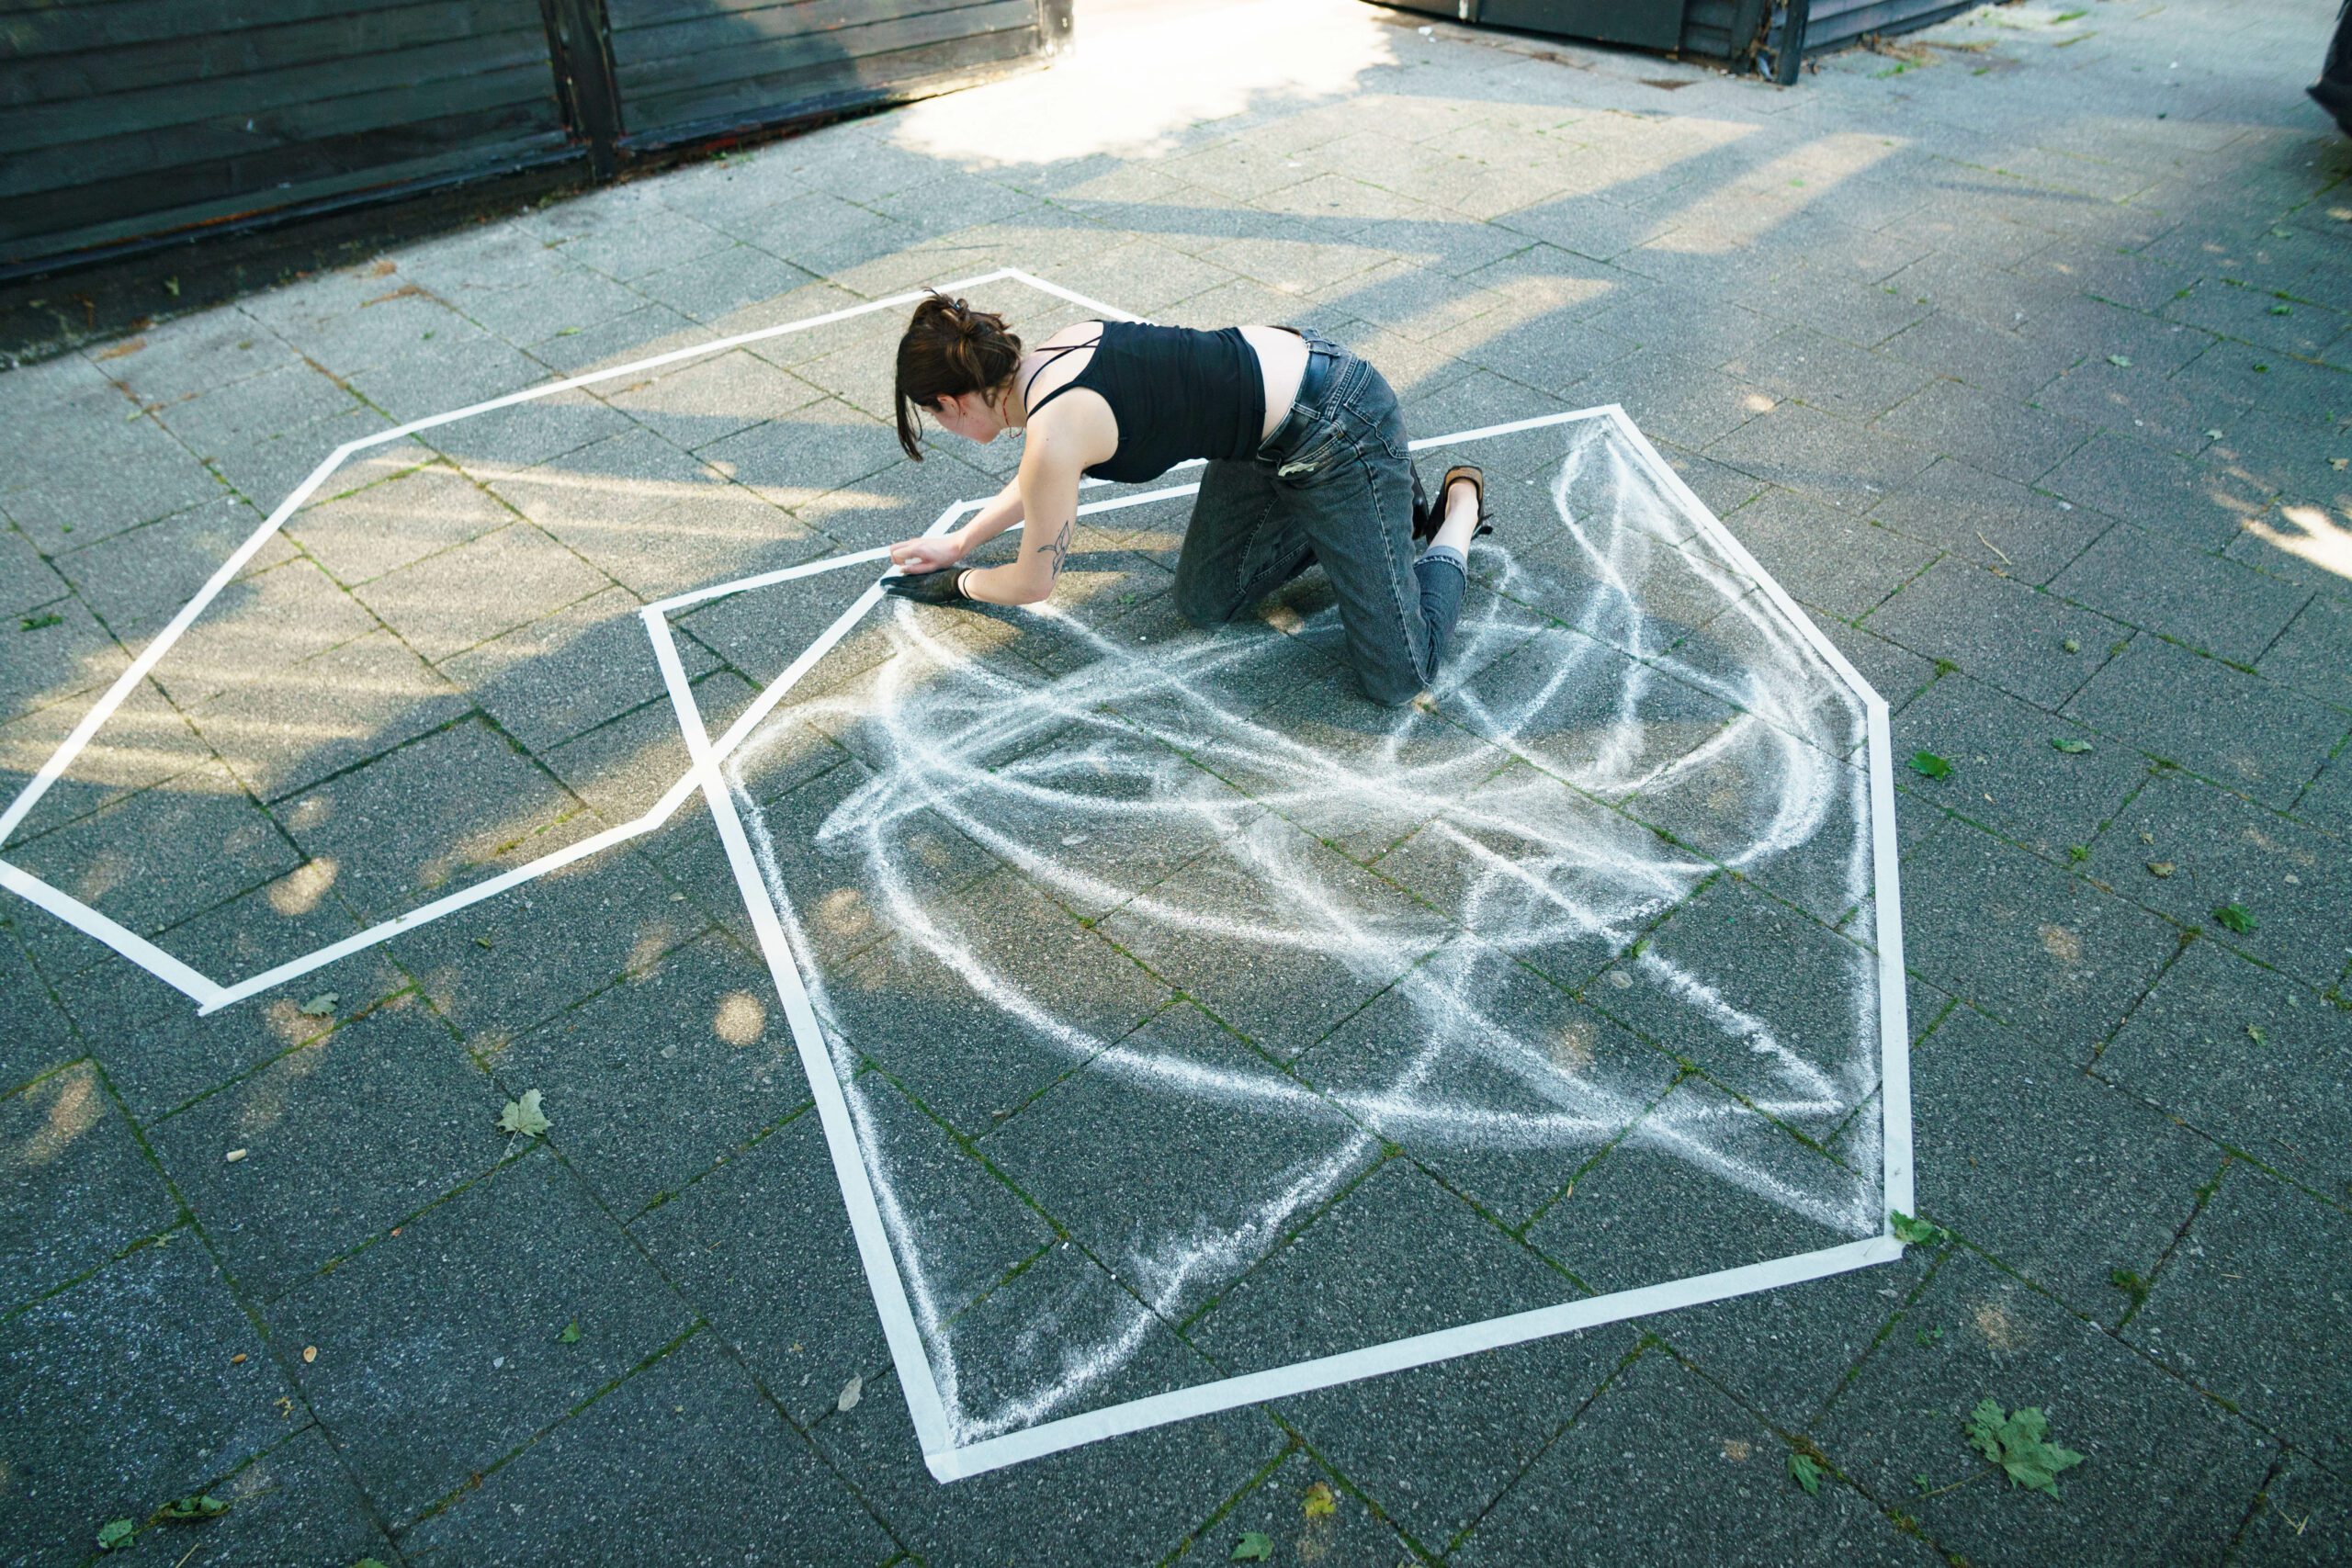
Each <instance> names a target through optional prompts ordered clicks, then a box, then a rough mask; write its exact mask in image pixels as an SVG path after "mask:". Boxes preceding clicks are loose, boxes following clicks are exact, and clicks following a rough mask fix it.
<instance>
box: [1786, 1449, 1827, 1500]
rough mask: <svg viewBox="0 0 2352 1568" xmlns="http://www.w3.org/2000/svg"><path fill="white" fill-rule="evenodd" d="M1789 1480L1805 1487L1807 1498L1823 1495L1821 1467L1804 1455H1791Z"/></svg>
mask: <svg viewBox="0 0 2352 1568" xmlns="http://www.w3.org/2000/svg"><path fill="white" fill-rule="evenodd" d="M1789 1479H1790V1480H1792V1481H1793V1482H1795V1483H1797V1484H1798V1485H1800V1486H1802V1487H1804V1489H1805V1495H1807V1496H1819V1495H1821V1466H1819V1465H1818V1464H1815V1462H1814V1461H1812V1460H1811V1459H1810V1458H1808V1457H1806V1456H1805V1455H1804V1454H1801V1453H1793V1452H1792V1453H1791V1454H1790V1455H1789Z"/></svg>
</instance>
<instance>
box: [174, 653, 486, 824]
mask: <svg viewBox="0 0 2352 1568" xmlns="http://www.w3.org/2000/svg"><path fill="white" fill-rule="evenodd" d="M472 706H473V705H472V704H470V703H469V702H468V701H467V700H466V697H465V694H463V693H461V692H460V691H459V690H458V688H457V687H456V686H454V685H452V684H451V683H450V682H449V681H448V680H447V678H446V677H445V676H443V675H442V674H441V673H439V672H438V671H435V670H434V669H433V667H432V666H431V665H428V664H426V663H425V662H424V660H421V659H419V658H417V657H416V655H415V654H413V653H411V652H410V651H409V650H408V649H406V648H404V647H403V646H401V641H400V639H399V638H398V637H394V636H393V635H392V634H391V633H390V632H385V631H377V632H370V633H368V635H367V636H365V637H357V638H355V639H354V640H353V641H350V642H347V643H345V644H344V645H343V646H342V647H340V648H334V649H328V650H327V651H326V652H324V653H321V654H316V655H313V656H312V657H311V658H309V659H306V660H303V661H302V662H300V663H299V664H296V665H293V666H291V667H290V668H288V669H284V670H270V671H257V672H255V673H254V675H252V676H250V677H248V678H247V679H246V680H244V681H243V682H242V683H240V684H239V685H238V686H237V687H235V688H234V689H233V690H231V691H229V692H226V693H224V694H221V695H220V696H219V697H216V698H214V699H212V700H211V701H209V702H208V703H206V704H204V705H202V706H201V707H200V708H198V709H197V710H196V711H195V712H193V713H192V714H190V715H189V717H188V722H189V724H190V725H191V726H192V727H193V728H195V730H196V732H197V733H198V735H200V736H201V737H203V739H205V740H207V741H209V743H210V744H211V746H212V749H213V751H214V753H215V754H217V755H218V756H219V757H220V759H221V760H222V761H224V762H226V763H227V764H228V765H229V769H230V771H231V772H232V773H234V774H235V775H236V776H237V778H238V780H239V781H240V782H241V783H243V784H244V786H245V787H246V788H247V789H248V790H250V791H252V792H253V794H254V795H255V796H256V797H257V798H259V799H262V800H265V801H270V800H277V799H280V798H282V797H284V796H285V795H289V794H292V793H293V792H294V791H296V790H299V789H303V788H306V787H308V786H309V785H311V784H316V783H318V782H319V781H320V780H321V779H323V778H325V777H327V776H328V775H329V774H332V773H339V772H341V771H342V770H344V769H345V768H348V767H350V766H352V765H353V764H354V763H357V762H362V761H367V760H368V758H370V757H375V756H379V755H381V754H382V753H384V752H386V751H389V750H391V749H392V748H394V747H396V746H399V745H401V744H402V743H404V742H406V741H409V740H413V739H416V738H417V737H418V736H420V735H424V734H426V733H428V732H429V731H432V730H435V729H438V728H441V727H442V726H443V725H445V724H447V723H449V722H450V721H452V720H453V719H457V718H459V717H461V716H464V715H466V714H467V713H469V712H470V711H472Z"/></svg>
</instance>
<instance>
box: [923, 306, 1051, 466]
mask: <svg viewBox="0 0 2352 1568" xmlns="http://www.w3.org/2000/svg"><path fill="white" fill-rule="evenodd" d="M1020 363H1021V340H1020V339H1019V338H1017V337H1015V336H1013V334H1012V332H1011V331H1010V330H1009V329H1007V328H1006V326H1005V324H1004V318H1003V317H1002V316H1000V315H998V314H997V313H996V312H995V311H993V310H973V309H972V308H971V306H969V305H967V304H966V303H965V302H964V301H963V300H961V299H949V298H948V297H947V296H946V295H944V294H942V293H940V292H938V291H937V290H936V289H934V290H933V291H932V294H931V297H930V298H929V299H925V300H923V301H922V303H920V304H918V305H917V306H916V307H915V313H914V319H913V320H912V321H909V322H908V323H907V331H906V335H904V336H903V337H901V338H899V385H898V401H899V446H903V447H905V448H906V453H907V456H908V457H912V458H913V459H914V460H915V461H916V462H918V463H920V462H922V448H921V447H919V446H917V445H916V438H917V437H918V436H919V435H920V434H922V423H921V422H920V421H919V419H918V418H917V416H916V412H915V411H916V410H918V409H927V408H929V407H931V406H932V405H933V403H935V402H937V401H938V400H940V399H942V398H956V397H961V396H963V395H964V394H965V393H966V392H988V393H994V392H996V391H998V390H1000V389H1003V388H1006V387H1009V386H1011V385H1012V371H1013V367H1015V366H1017V365H1018V364H1020Z"/></svg>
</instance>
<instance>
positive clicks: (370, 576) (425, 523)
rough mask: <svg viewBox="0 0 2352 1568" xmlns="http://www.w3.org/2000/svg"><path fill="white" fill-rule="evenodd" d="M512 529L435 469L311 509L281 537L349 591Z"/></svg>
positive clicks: (452, 474) (501, 513)
mask: <svg viewBox="0 0 2352 1568" xmlns="http://www.w3.org/2000/svg"><path fill="white" fill-rule="evenodd" d="M330 482H332V481H330ZM513 521H515V514H514V513H512V512H510V511H508V510H507V509H506V508H505V507H503V506H501V505H500V504H499V503H498V501H497V498H496V497H494V496H492V495H491V494H490V493H489V492H488V491H484V490H482V489H481V487H480V486H478V485H476V484H473V483H472V482H470V481H469V479H467V478H466V477H465V476H464V475H463V474H460V473H458V472H457V471H456V470H454V469H452V468H444V467H442V466H440V465H438V464H435V465H434V466H432V467H429V468H413V469H411V470H410V471H408V472H406V473H403V474H401V475H400V476H398V477H397V478H394V479H387V480H385V481H384V482H383V483H381V484H375V485H369V486H368V488H367V489H365V490H361V491H356V492H353V493H351V494H348V495H344V496H341V497H339V498H337V499H335V500H333V501H329V502H323V503H322V504H319V505H316V506H312V507H311V508H310V509H308V510H307V511H305V512H303V513H301V515H300V516H299V517H296V518H294V519H292V520H291V522H290V524H289V525H288V534H289V535H290V536H292V537H293V538H295V539H296V540H298V541H300V544H301V546H302V547H303V548H304V549H305V550H307V551H309V552H310V554H311V557H312V558H315V559H316V560H317V561H318V562H319V563H320V564H321V565H322V566H324V567H325V568H326V569H327V570H328V571H330V572H332V573H333V574H334V578H335V580H336V581H339V582H341V583H344V584H345V585H346V586H350V585H354V584H357V583H363V582H368V581H372V580H374V579H376V578H379V577H381V576H383V575H384V574H385V573H386V572H388V571H392V570H397V569H399V568H401V567H404V566H408V565H410V564H412V563H413V562H415V561H419V560H423V559H424V558H425V557H427V556H431V555H435V554H438V553H439V552H440V551H442V550H445V549H447V548H449V547H451V546H454V545H462V544H464V543H466V542H467V541H468V540H469V539H477V538H480V537H481V536H482V535H484V534H488V533H492V532H494V531H496V530H498V529H500V528H503V527H504V526H506V525H508V524H509V523H512V522H513Z"/></svg>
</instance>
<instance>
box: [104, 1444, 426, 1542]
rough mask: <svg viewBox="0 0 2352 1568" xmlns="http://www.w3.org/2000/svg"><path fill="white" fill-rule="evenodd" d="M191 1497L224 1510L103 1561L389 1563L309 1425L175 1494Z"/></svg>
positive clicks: (155, 1530) (151, 1532)
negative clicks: (211, 1555)
mask: <svg viewBox="0 0 2352 1568" xmlns="http://www.w3.org/2000/svg"><path fill="white" fill-rule="evenodd" d="M191 1492H196V1493H202V1494H205V1495H209V1496H210V1497H211V1498H212V1499H213V1500H214V1501H215V1502H219V1503H225V1504H227V1505H228V1512H226V1513H224V1514H221V1515H220V1516H219V1517H215V1518H213V1519H210V1520H208V1521H206V1522H205V1523H203V1524H202V1525H199V1526H197V1527H195V1530H194V1531H191V1529H189V1527H187V1526H184V1525H176V1524H170V1523H155V1524H151V1525H149V1526H148V1528H146V1529H141V1531H140V1532H139V1533H138V1534H137V1535H135V1536H133V1537H132V1538H131V1540H130V1543H129V1544H127V1545H125V1546H119V1547H117V1548H115V1549H114V1550H113V1551H109V1552H107V1557H108V1558H110V1559H113V1560H115V1561H119V1562H131V1563H142V1564H153V1565H154V1568H173V1565H175V1564H177V1563H179V1562H180V1561H181V1560H182V1559H184V1558H185V1559H187V1561H188V1562H198V1561H201V1559H199V1558H195V1557H189V1556H188V1553H190V1552H191V1551H197V1550H198V1548H199V1546H201V1547H209V1548H210V1549H211V1550H212V1551H215V1552H220V1553H222V1554H223V1558H224V1560H227V1561H248V1562H346V1561H349V1562H356V1561H358V1560H360V1559H361V1558H365V1557H368V1556H369V1555H374V1556H376V1557H378V1558H379V1559H385V1560H389V1559H388V1558H387V1554H388V1553H390V1552H391V1551H393V1547H392V1543H391V1540H390V1537H388V1536H387V1535H385V1533H384V1529H383V1526H382V1525H381V1524H380V1523H379V1522H378V1520H377V1519H376V1517H375V1515H374V1512H373V1511H372V1510H371V1509H370V1508H369V1507H368V1499H367V1498H366V1497H364V1496H363V1495H360V1492H359V1489H358V1488H357V1487H356V1486H355V1485H353V1484H352V1482H351V1477H350V1475H349V1474H348V1473H346V1472H345V1470H344V1468H343V1466H342V1465H341V1464H339V1463H337V1462H336V1461H335V1457H334V1449H333V1448H332V1447H331V1446H330V1445H329V1444H328V1441H327V1438H326V1434H325V1433H324V1431H323V1430H322V1429H321V1428H320V1427H318V1426H316V1425H315V1424H313V1425H311V1426H308V1427H303V1428H302V1429H301V1430H300V1431H299V1432H297V1433H295V1434H294V1436H292V1437H290V1438H287V1439H286V1440H285V1441H284V1442H282V1443H279V1444H277V1447H275V1448H272V1449H270V1450H267V1451H266V1452H264V1453H260V1454H257V1455H254V1457H253V1458H251V1459H250V1460H246V1461H243V1464H242V1465H241V1466H240V1467H239V1468H237V1469H236V1470H234V1471H232V1472H228V1473H226V1474H224V1475H223V1476H221V1477H220V1479H219V1480H215V1481H210V1482H202V1483H194V1484H191V1485H187V1486H183V1487H181V1488H180V1489H179V1495H182V1496H186V1495H188V1494H189V1493H191ZM163 1501H170V1499H169V1498H164V1499H163ZM117 1517H120V1516H117ZM197 1532H200V1533H197ZM77 1544H78V1543H77Z"/></svg>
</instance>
